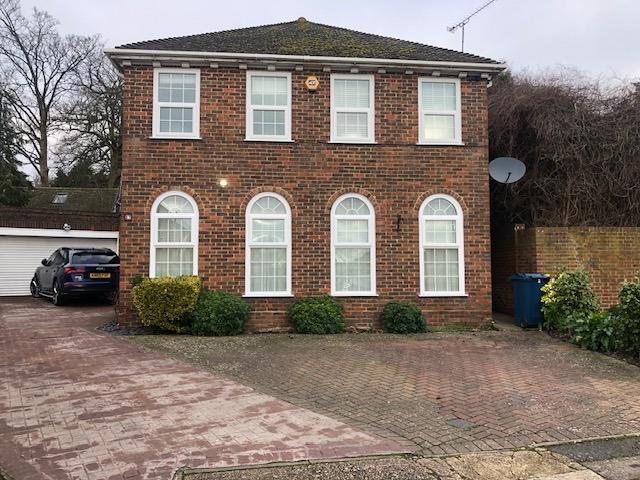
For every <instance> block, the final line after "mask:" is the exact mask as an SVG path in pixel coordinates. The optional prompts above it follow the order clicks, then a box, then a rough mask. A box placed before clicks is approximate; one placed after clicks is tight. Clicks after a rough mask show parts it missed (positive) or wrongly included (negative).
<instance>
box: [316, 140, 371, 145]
mask: <svg viewBox="0 0 640 480" xmlns="http://www.w3.org/2000/svg"><path fill="white" fill-rule="evenodd" d="M327 143H334V144H337V145H377V144H378V142H376V141H371V140H329V141H328V142H327Z"/></svg>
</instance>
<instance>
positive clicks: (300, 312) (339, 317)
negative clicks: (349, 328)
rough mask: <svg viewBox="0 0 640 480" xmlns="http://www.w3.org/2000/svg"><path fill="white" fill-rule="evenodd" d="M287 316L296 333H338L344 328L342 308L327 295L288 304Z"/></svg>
mask: <svg viewBox="0 0 640 480" xmlns="http://www.w3.org/2000/svg"><path fill="white" fill-rule="evenodd" d="M287 316H288V317H289V320H290V321H291V323H292V324H293V329H294V331H295V332H296V333H311V334H326V333H340V332H344V329H345V322H344V309H343V307H342V305H341V304H340V303H338V302H337V301H336V299H334V298H333V297H330V296H328V295H325V296H323V297H311V298H301V299H299V300H296V301H295V302H293V303H292V304H291V305H290V306H289V308H288V310H287Z"/></svg>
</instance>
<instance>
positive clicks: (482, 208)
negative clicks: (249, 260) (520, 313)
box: [118, 66, 491, 331]
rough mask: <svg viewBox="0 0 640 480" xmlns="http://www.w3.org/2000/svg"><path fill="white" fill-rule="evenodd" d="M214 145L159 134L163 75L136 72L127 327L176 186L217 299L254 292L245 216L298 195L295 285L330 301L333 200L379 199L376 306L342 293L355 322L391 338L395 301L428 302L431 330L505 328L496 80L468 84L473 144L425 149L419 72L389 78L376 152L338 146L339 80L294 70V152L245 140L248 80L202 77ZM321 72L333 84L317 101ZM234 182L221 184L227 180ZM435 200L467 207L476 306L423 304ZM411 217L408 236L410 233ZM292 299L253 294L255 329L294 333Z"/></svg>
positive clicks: (126, 135) (130, 125) (462, 301)
mask: <svg viewBox="0 0 640 480" xmlns="http://www.w3.org/2000/svg"><path fill="white" fill-rule="evenodd" d="M200 72H201V92H200V93H201V97H200V98H201V101H200V117H201V123H200V135H201V137H202V139H201V140H195V141H194V140H161V139H153V138H150V137H151V133H152V129H151V123H152V122H151V119H152V105H153V102H152V96H153V88H152V86H153V68H151V67H150V66H131V67H126V68H125V69H124V116H123V118H124V128H123V176H122V178H123V182H122V206H121V215H122V216H124V215H130V216H131V219H130V220H124V219H123V220H122V222H121V224H120V256H121V259H122V270H121V282H120V286H121V290H120V300H119V305H118V314H119V320H120V322H121V323H123V324H126V325H135V324H136V323H137V319H136V315H135V312H134V309H133V305H132V301H131V292H130V284H129V280H130V279H131V278H132V277H133V276H135V275H136V274H142V275H144V276H146V275H148V272H149V251H150V209H151V205H152V203H153V201H154V199H155V198H156V197H157V195H158V194H160V193H162V192H164V191H167V190H169V189H176V190H182V191H185V192H187V193H188V194H189V195H191V196H192V197H193V198H194V199H195V201H196V202H197V204H198V209H199V212H200V221H199V226H200V232H199V259H198V261H199V263H198V273H199V275H200V276H201V277H202V279H203V282H204V285H205V286H206V287H208V288H209V289H215V290H223V291H227V292H231V293H234V294H239V295H242V294H243V292H244V276H245V271H244V263H245V212H244V208H245V207H246V203H247V202H248V200H249V199H250V198H251V197H252V196H253V195H255V194H256V193H257V192H260V191H275V192H277V193H279V194H281V195H282V196H284V197H285V198H286V199H287V201H288V202H289V204H290V206H291V210H292V238H293V244H292V245H293V247H292V250H293V251H292V257H293V263H292V284H293V292H294V295H295V297H296V298H299V297H304V296H316V295H322V294H327V293H329V291H330V273H329V272H330V263H329V262H330V260H329V259H330V238H329V237H330V235H329V232H330V221H329V218H330V216H329V210H330V207H331V202H332V200H333V199H335V198H337V195H339V194H341V193H346V192H359V193H362V194H363V195H366V196H367V197H368V198H369V200H370V201H371V203H372V204H373V205H374V207H375V214H376V253H377V259H376V267H377V290H378V291H377V293H378V296H376V297H341V298H340V301H341V302H342V303H343V304H344V306H345V315H346V317H347V321H348V325H349V326H358V327H362V328H370V327H373V328H379V327H380V326H381V325H380V321H379V315H380V312H381V311H382V309H383V307H384V305H385V304H386V303H387V302H389V301H391V300H404V301H409V302H413V303H415V304H417V305H419V306H420V307H421V308H422V309H423V311H424V313H425V315H426V317H427V321H428V322H429V323H430V324H445V323H460V324H471V325H481V324H486V323H488V322H490V319H491V278H490V275H491V273H490V229H489V192H488V190H489V188H488V158H487V157H488V152H487V92H486V88H487V85H486V81H485V80H482V79H471V78H467V79H463V80H462V82H461V89H462V134H463V141H464V145H463V146H426V145H416V142H417V140H418V76H419V75H417V74H405V73H387V74H377V73H376V74H374V75H375V133H376V142H377V144H376V145H367V144H364V145H353V144H350V145H343V144H332V143H329V142H328V140H329V130H330V128H329V125H330V115H329V112H330V95H329V84H330V78H329V74H327V73H325V72H322V71H311V70H309V71H304V72H296V71H294V72H292V74H291V76H292V83H291V85H292V138H293V140H294V141H293V142H290V143H276V142H248V141H245V105H246V102H245V89H246V73H245V72H244V71H242V70H239V69H238V68H235V69H234V68H226V67H224V68H223V67H221V68H215V69H214V68H206V67H205V68H201V69H200ZM310 74H315V75H316V76H317V77H318V78H319V80H320V88H319V89H318V91H316V92H309V91H307V89H306V88H305V87H304V80H305V78H306V77H307V76H308V75H310ZM220 178H225V179H227V180H228V186H227V187H226V188H221V187H220V186H219V185H218V180H219V179H220ZM432 193H446V194H449V195H453V196H455V197H456V198H457V199H459V201H460V203H461V205H462V208H463V210H464V228H465V232H464V239H465V261H466V263H465V265H466V286H467V292H466V293H467V294H468V295H467V296H465V297H455V298H454V297H440V298H422V297H420V296H418V290H419V256H418V254H419V243H418V241H419V238H418V210H417V209H418V207H419V206H420V204H421V202H422V201H423V200H424V199H425V198H426V197H427V196H428V195H429V194H432ZM398 216H400V220H401V221H400V227H399V228H398V223H397V222H398ZM292 300H293V299H292V298H250V299H248V301H249V302H250V303H251V306H252V308H253V311H252V315H251V319H250V321H249V324H248V326H247V329H248V330H250V331H269V330H278V329H288V328H290V325H289V323H288V321H287V319H286V317H285V311H286V309H287V307H288V305H289V304H290V303H291V301H292Z"/></svg>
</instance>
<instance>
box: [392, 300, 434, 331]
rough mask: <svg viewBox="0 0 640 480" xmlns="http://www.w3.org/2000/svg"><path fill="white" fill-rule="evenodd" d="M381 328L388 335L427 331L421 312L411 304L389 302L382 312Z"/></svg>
mask: <svg viewBox="0 0 640 480" xmlns="http://www.w3.org/2000/svg"><path fill="white" fill-rule="evenodd" d="M382 326H383V328H384V331H385V332H389V333H421V332H426V331H427V321H426V320H425V318H424V315H423V314H422V311H421V310H420V309H419V308H418V307H416V306H415V305H413V304H411V303H406V302H391V303H388V304H387V305H386V306H385V307H384V310H383V311H382Z"/></svg>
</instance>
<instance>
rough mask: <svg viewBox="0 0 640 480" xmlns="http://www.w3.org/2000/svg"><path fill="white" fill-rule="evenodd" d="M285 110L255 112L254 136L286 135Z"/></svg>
mask: <svg viewBox="0 0 640 480" xmlns="http://www.w3.org/2000/svg"><path fill="white" fill-rule="evenodd" d="M284 117H285V114H284V110H254V111H253V134H254V135H268V136H274V135H277V136H283V135H284V134H285V118H284Z"/></svg>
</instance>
